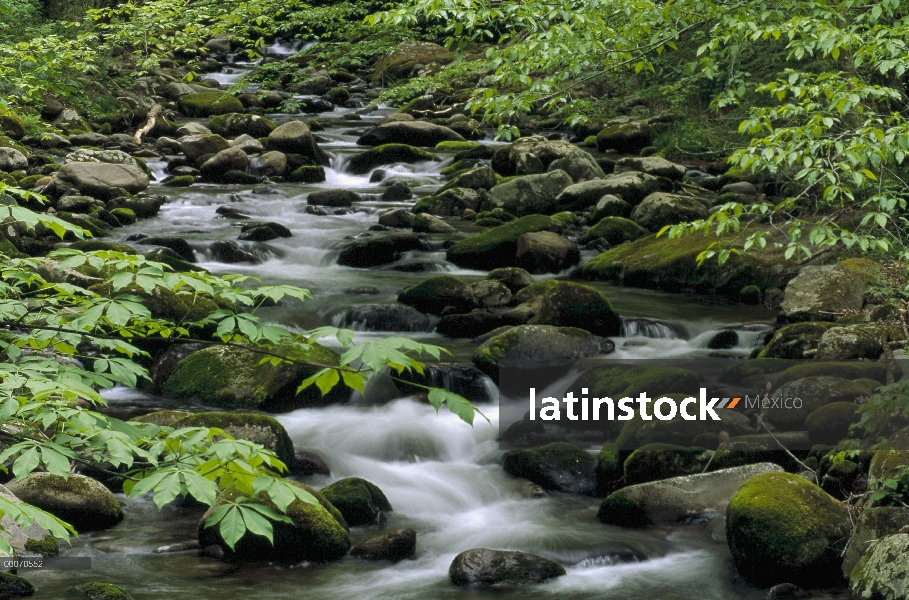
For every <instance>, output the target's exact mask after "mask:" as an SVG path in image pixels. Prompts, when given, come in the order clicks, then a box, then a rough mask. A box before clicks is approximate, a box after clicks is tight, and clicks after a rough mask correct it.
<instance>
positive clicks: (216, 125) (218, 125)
mask: <svg viewBox="0 0 909 600" xmlns="http://www.w3.org/2000/svg"><path fill="white" fill-rule="evenodd" d="M276 127H277V125H275V123H274V122H273V121H272V120H271V119H266V118H265V117H262V116H258V115H246V114H242V113H228V114H223V115H216V116H214V117H212V118H211V120H210V121H209V124H208V128H209V129H210V130H211V132H212V133H215V134H217V135H223V136H225V137H234V136H238V135H242V134H246V135H250V136H252V137H254V138H262V137H267V136H268V134H269V133H271V132H272V131H274V130H275V128H276Z"/></svg>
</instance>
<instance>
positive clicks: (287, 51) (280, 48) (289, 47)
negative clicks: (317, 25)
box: [263, 38, 314, 57]
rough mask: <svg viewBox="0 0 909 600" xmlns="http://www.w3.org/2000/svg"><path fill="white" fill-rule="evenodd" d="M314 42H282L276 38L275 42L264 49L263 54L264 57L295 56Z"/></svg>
mask: <svg viewBox="0 0 909 600" xmlns="http://www.w3.org/2000/svg"><path fill="white" fill-rule="evenodd" d="M313 43H314V42H307V43H306V44H304V43H303V40H282V39H281V38H277V39H276V40H275V42H274V43H273V44H272V45H271V46H269V47H268V48H266V49H265V51H264V52H263V54H265V55H266V56H279V57H284V56H290V55H291V54H296V53H297V52H300V51H301V50H306V49H307V48H309V47H310V46H312V45H313Z"/></svg>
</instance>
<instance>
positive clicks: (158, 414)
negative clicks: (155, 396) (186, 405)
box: [130, 410, 192, 427]
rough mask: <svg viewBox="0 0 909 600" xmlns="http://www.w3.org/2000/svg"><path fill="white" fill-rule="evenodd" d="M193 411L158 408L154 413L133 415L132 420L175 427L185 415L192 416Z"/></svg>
mask: <svg viewBox="0 0 909 600" xmlns="http://www.w3.org/2000/svg"><path fill="white" fill-rule="evenodd" d="M191 414H192V413H188V412H186V411H183V410H158V411H155V412H153V413H148V414H147V415H139V416H138V417H133V418H132V419H130V421H135V422H137V423H151V424H153V425H158V426H161V427H173V426H174V425H175V424H176V423H177V421H179V420H180V419H183V418H185V417H188V416H190V415H191Z"/></svg>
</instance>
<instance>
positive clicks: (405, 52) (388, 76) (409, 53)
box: [373, 42, 455, 82]
mask: <svg viewBox="0 0 909 600" xmlns="http://www.w3.org/2000/svg"><path fill="white" fill-rule="evenodd" d="M454 59H455V57H454V55H453V54H452V53H451V52H449V51H448V50H446V49H445V48H443V47H442V46H439V45H438V44H433V43H431V42H404V43H403V44H401V46H400V47H398V48H397V49H395V50H393V51H391V52H389V53H388V54H386V55H384V56H382V57H381V58H380V59H379V61H378V62H377V63H376V67H375V70H374V71H373V81H376V82H391V81H394V80H396V79H399V78H401V77H408V76H410V74H411V72H412V71H413V70H414V68H415V67H416V66H417V65H423V66H425V65H428V64H430V63H438V64H440V65H447V64H448V63H450V62H452V61H453V60H454Z"/></svg>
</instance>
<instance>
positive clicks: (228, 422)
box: [173, 412, 294, 465]
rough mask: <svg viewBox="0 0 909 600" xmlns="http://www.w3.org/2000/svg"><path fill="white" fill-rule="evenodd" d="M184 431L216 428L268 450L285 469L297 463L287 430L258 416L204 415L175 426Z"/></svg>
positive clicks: (242, 414) (279, 424)
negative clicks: (188, 428) (198, 428)
mask: <svg viewBox="0 0 909 600" xmlns="http://www.w3.org/2000/svg"><path fill="white" fill-rule="evenodd" d="M173 427H174V428H176V429H179V428H181V427H216V428H218V429H221V430H223V431H224V432H225V433H227V434H228V435H230V436H232V437H233V438H235V439H241V440H247V441H250V442H254V443H256V444H261V445H263V446H265V448H267V449H268V450H271V451H272V452H274V453H275V454H276V455H277V457H278V459H279V460H280V461H281V462H283V463H284V464H285V465H292V464H293V462H294V445H293V442H291V441H290V436H289V435H287V430H285V429H284V426H283V425H281V423H279V422H278V420H277V419H275V418H274V417H270V416H268V415H262V414H258V413H224V412H204V413H196V414H194V415H190V416H187V417H184V418H182V419H180V420H179V421H177V422H176V423H174V425H173Z"/></svg>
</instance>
